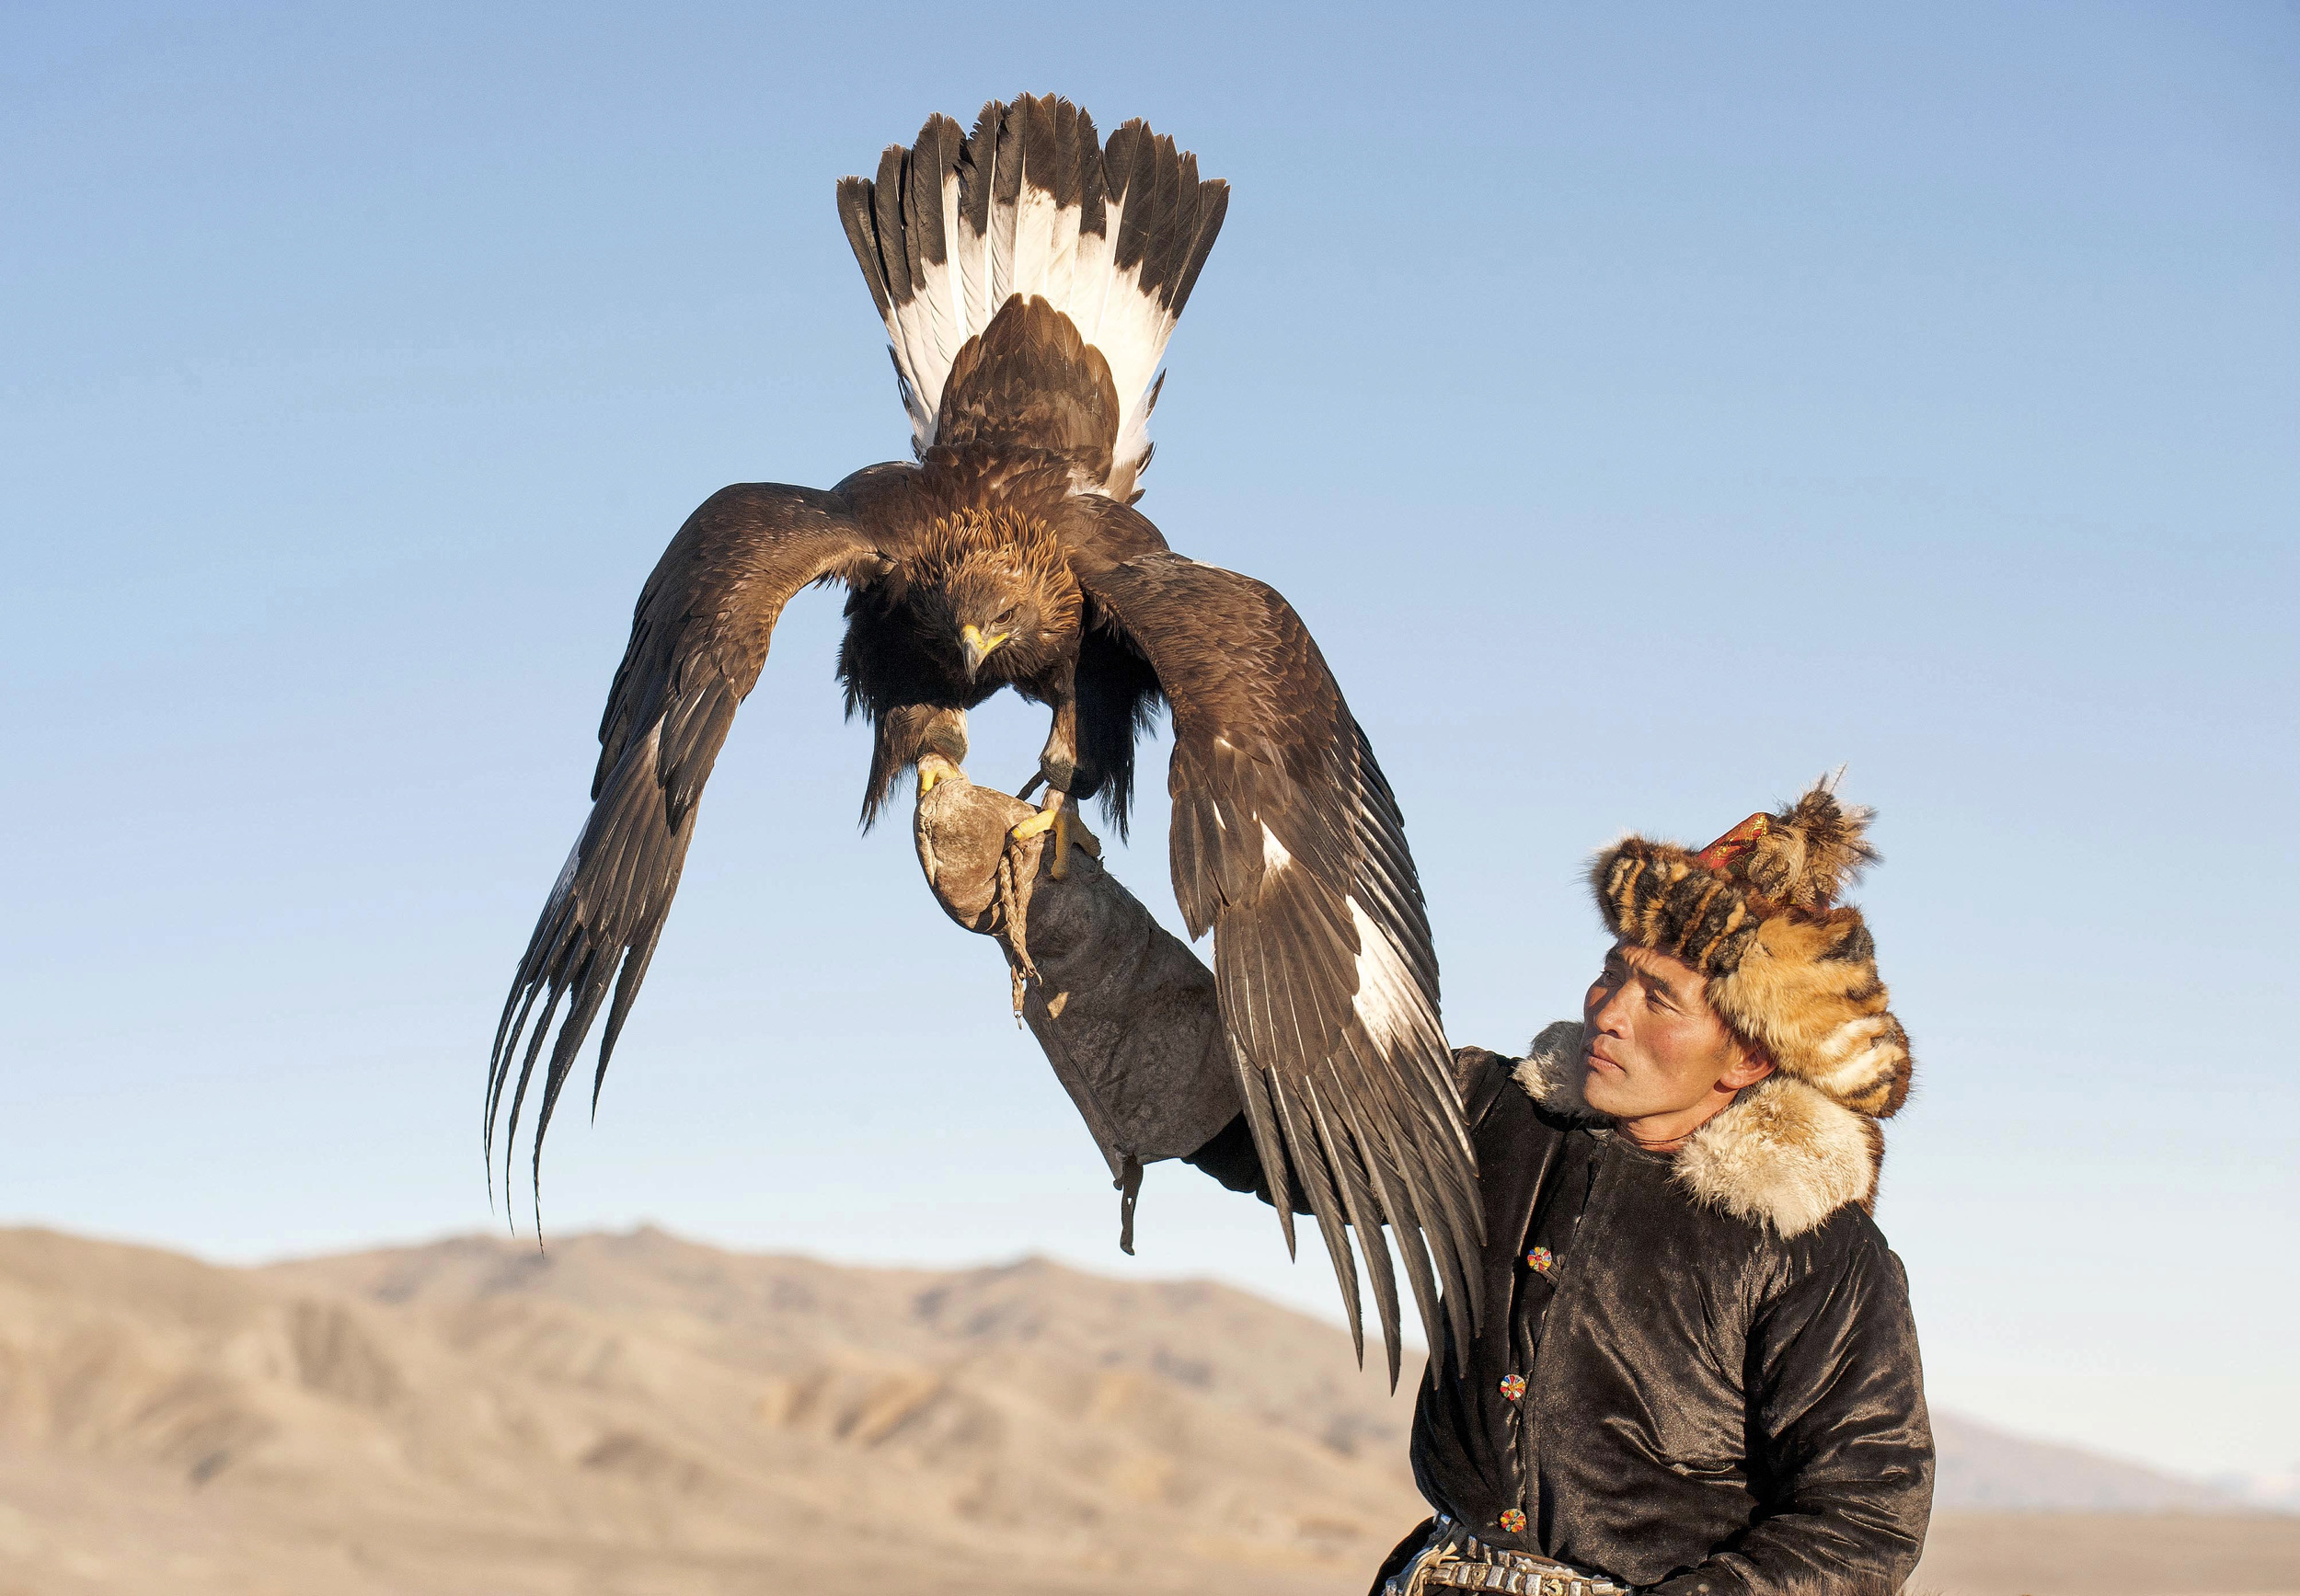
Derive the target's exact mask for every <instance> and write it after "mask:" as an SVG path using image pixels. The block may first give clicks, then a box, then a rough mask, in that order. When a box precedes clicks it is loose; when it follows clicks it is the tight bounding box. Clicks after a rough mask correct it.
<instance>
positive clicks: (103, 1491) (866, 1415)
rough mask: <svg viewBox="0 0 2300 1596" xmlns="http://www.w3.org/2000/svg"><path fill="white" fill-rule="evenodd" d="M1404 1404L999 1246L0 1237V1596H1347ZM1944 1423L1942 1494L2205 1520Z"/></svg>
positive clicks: (1323, 1348)
mask: <svg viewBox="0 0 2300 1596" xmlns="http://www.w3.org/2000/svg"><path fill="white" fill-rule="evenodd" d="M1409 1373H1410V1372H1409ZM1410 1411H1411V1403H1410V1381H1409V1390H1408V1391H1407V1392H1406V1393H1405V1394H1403V1395H1399V1396H1397V1397H1396V1398H1392V1397H1391V1396H1389V1395H1388V1394H1387V1392H1386V1390H1385V1388H1384V1384H1383V1382H1382V1381H1381V1379H1380V1378H1379V1377H1378V1375H1376V1374H1373V1373H1362V1372H1360V1371H1359V1370H1358V1369H1357V1367H1356V1366H1355V1364H1354V1362H1353V1361H1352V1359H1351V1352H1350V1347H1349V1341H1348V1338H1347V1337H1346V1336H1345V1335H1344V1333H1343V1332H1342V1331H1340V1330H1339V1329H1337V1328H1335V1327H1333V1326H1328V1325H1326V1324H1323V1323H1320V1322H1318V1321H1316V1320H1313V1319H1310V1318H1306V1317H1305V1316H1302V1315H1296V1314H1294V1313H1290V1312H1288V1311H1286V1310H1283V1309H1281V1308H1278V1307H1275V1306H1273V1305H1271V1304H1270V1303H1264V1302H1261V1301H1259V1299H1257V1298H1254V1297H1251V1296H1248V1295H1246V1294H1245V1293H1243V1292H1236V1291H1232V1290H1229V1289H1227V1288H1225V1287H1222V1286H1217V1285H1211V1284H1205V1283H1199V1282H1173V1283H1162V1284H1136V1283H1131V1282H1121V1281H1117V1280H1105V1279H1102V1278H1099V1277H1097V1276H1092V1275H1087V1274H1081V1273H1078V1272H1076V1271H1073V1270H1070V1269H1063V1268H1060V1267H1058V1266H1055V1265H1052V1264H1049V1263H1045V1262H1041V1261H1035V1260H1033V1261H1025V1262H1021V1263H1017V1264H1013V1265H1010V1266H1006V1267H1002V1268H994V1269H967V1270H959V1271H947V1272H937V1271H924V1270H901V1269H853V1268H844V1267H839V1266H835V1265H831V1264H825V1263H821V1262H815V1261H811V1260H808V1259H803V1258H791V1257H755V1256H745V1255H740V1254H732V1253H727V1252H722V1251H719V1250H717V1249H714V1248H710V1247H706V1246H696V1245H694V1244H691V1243H687V1242H684V1241H681V1240H678V1239H677V1238H675V1237H673V1236H670V1235H667V1234H663V1233H661V1232H660V1231H653V1230H643V1231H639V1232H638V1233H636V1234H627V1235H589V1236H575V1237H569V1238H566V1239H563V1240H555V1241H554V1242H553V1243H552V1244H551V1248H550V1252H549V1254H548V1256H547V1257H546V1256H541V1255H538V1253H537V1252H536V1250H535V1246H533V1244H532V1243H522V1242H512V1241H493V1240H485V1241H483V1240H455V1241H447V1242H442V1243H438V1244H436V1245H433V1246H418V1247H408V1248H397V1249H392V1250H387V1251H378V1252H371V1253H361V1254H354V1255H350V1256H345V1257H328V1258H319V1259H313V1260H308V1261H303V1262H296V1263H290V1264H282V1265H277V1266H273V1267H271V1268H268V1269H221V1268H216V1267H213V1266H209V1265H205V1264H201V1263H199V1262H195V1261H193V1260H191V1259H189V1258H185V1257H178V1256H175V1255H172V1254H168V1253H165V1252H158V1251H154V1250H150V1249H146V1248H141V1247H133V1246H120V1245H115V1244H109V1243H101V1242H95V1241H88V1240H84V1239H80V1238H75V1237H71V1236H65V1235H60V1234H54V1233H52V1232H44V1231H29V1230H28V1231H7V1232H0V1593H8V1592H14V1591H16V1590H22V1591H26V1592H30V1591H35V1590H36V1591H39V1592H41V1593H42V1596H47V1593H48V1592H52V1591H80V1590H87V1591H95V1590H107V1591H118V1592H138V1593H141V1592H144V1591H153V1592H157V1591H159V1590H167V1591H168V1592H170V1596H178V1593H181V1596H195V1593H203V1592H210V1591H213V1592H224V1591H231V1592H235V1593H240V1592H250V1593H252V1592H261V1591H270V1590H279V1591H282V1592H285V1591H289V1590H294V1591H296V1592H298V1593H299V1596H302V1593H305V1592H310V1591H314V1590H324V1591H328V1592H330V1593H334V1592H343V1593H345V1596H362V1593H366V1592H381V1591H416V1590H420V1591H423V1592H426V1593H427V1596H428V1593H440V1596H451V1593H456V1592H466V1591H468V1592H475V1593H476V1592H481V1591H485V1592H490V1593H492V1592H587V1593H588V1592H601V1593H605V1592H618V1593H619V1592H634V1593H637V1592H664V1593H666V1596H668V1593H670V1592H680V1593H690V1592H692V1593H702V1592H721V1591H725V1592H733V1591H745V1592H782V1591H790V1592H794V1593H796V1592H809V1593H815V1592H820V1593H822V1596H842V1593H845V1592H855V1593H857V1596H859V1593H861V1592H865V1591H889V1592H891V1591H896V1590H912V1591H917V1592H921V1593H922V1596H924V1593H935V1596H942V1593H949V1596H961V1593H972V1592H983V1593H985V1596H986V1593H987V1592H990V1591H994V1590H995V1591H1001V1592H1008V1593H1018V1596H1028V1593H1032V1592H1047V1593H1052V1592H1058V1591H1059V1592H1069V1591H1077V1592H1082V1593H1083V1592H1087V1591H1093V1592H1097V1593H1098V1596H1116V1593H1119V1592H1139V1593H1144V1596H1147V1593H1149V1592H1156V1591H1168V1590H1172V1591H1180V1590H1192V1591H1205V1590H1250V1591H1253V1592H1257V1593H1265V1592H1266V1593H1269V1596H1291V1593H1296V1592H1299V1593H1302V1596H1308V1593H1310V1592H1323V1593H1327V1596H1341V1593H1343V1592H1351V1593H1354V1592H1355V1591H1358V1590H1363V1588H1364V1581H1365V1579H1366V1577H1367V1574H1368V1573H1369V1571H1370V1570H1371V1568H1372V1567H1373V1566H1374V1563H1375V1562H1376V1561H1377V1560H1378V1559H1379V1557H1380V1556H1381V1555H1382V1553H1383V1552H1385V1551H1386V1549H1387V1548H1388V1547H1389V1545H1390V1544H1392V1543H1393V1542H1394V1541H1395V1540H1396V1539H1397V1536H1398V1535H1399V1534H1401V1533H1403V1532H1404V1531H1405V1530H1406V1529H1407V1528H1408V1527H1409V1526H1410V1525H1411V1524H1412V1523H1413V1522H1415V1521H1417V1520H1418V1519H1419V1518H1420V1516H1421V1514H1422V1511H1423V1509H1422V1508H1421V1506H1420V1501H1419V1499H1418V1498H1417V1497H1416V1496H1415V1493H1414V1491H1413V1489H1412V1485H1411V1481H1410V1479H1409V1477H1408V1475H1407V1472H1406V1469H1405V1464H1404V1454H1405V1432H1406V1426H1407V1423H1408V1420H1409V1418H1410ZM1939 1430H1940V1439H1941V1443H1942V1475H1941V1487H1942V1490H1941V1505H1942V1507H1943V1508H1944V1509H1952V1508H1955V1507H1959V1506H1988V1507H1993V1508H2055V1507H2058V1508H2090V1509H2099V1508H2104V1507H2109V1508H2116V1509H2119V1510H2124V1511H2126V1512H2130V1511H2132V1510H2143V1509H2147V1508H2150V1507H2156V1508H2175V1507H2187V1508H2191V1509H2192V1508H2195V1507H2197V1506H2200V1505H2214V1506H2216V1505H2219V1504H2218V1503H2216V1502H2214V1501H2213V1500H2212V1498H2210V1494H2209V1493H2207V1492H2205V1491H2203V1489H2202V1487H2194V1486H2190V1485H2188V1484H2186V1483H2185V1482H2180V1481H2175V1480H2168V1479H2166V1478H2165V1477H2164V1476H2160V1475H2151V1474H2149V1473H2148V1472H2147V1471H2145V1470H2142V1469H2136V1468H2133V1467H2130V1466H2129V1465H2124V1464H2114V1463H2110V1462H2108V1461H2107V1460H2103V1459H2099V1458H2095V1457H2091V1456H2089V1455H2088V1454H2085V1453H2081V1452H2073V1451H2069V1450H2067V1449H2063V1448H2054V1447H2044V1446H2039V1445H2036V1444H2034V1443H2030V1442H2024V1441H2015V1440H2013V1439H2011V1438H2009V1437H2004V1436H2001V1435H1998V1434H1996V1433H1995V1432H1993V1431H1990V1430H1985V1429H1983V1428H1981V1427H1978V1426H1973V1425H1969V1424H1963V1423H1959V1422H1957V1421H1955V1420H1953V1419H1942V1420H1940V1421H1939ZM1928 1567H1929V1565H1928Z"/></svg>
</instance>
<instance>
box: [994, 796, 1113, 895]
mask: <svg viewBox="0 0 2300 1596" xmlns="http://www.w3.org/2000/svg"><path fill="white" fill-rule="evenodd" d="M1069 796H1070V795H1069V794H1067V793H1061V792H1051V793H1048V794H1047V795H1046V802H1045V803H1044V804H1043V805H1042V806H1041V808H1040V809H1039V811H1038V813H1036V814H1034V815H1032V816H1031V817H1030V818H1029V820H1027V821H1023V822H1022V823H1021V824H1020V825H1018V826H1017V827H1015V828H1014V830H1012V831H1011V832H1007V833H1006V834H1007V835H1008V836H1009V837H1011V838H1013V839H1014V840H1015V841H1016V842H1018V843H1024V842H1028V841H1029V840H1030V839H1031V838H1032V837H1035V836H1038V835H1039V834H1040V833H1041V832H1046V831H1048V830H1050V829H1051V830H1052V832H1053V833H1054V843H1053V848H1054V856H1053V857H1052V859H1051V860H1049V861H1048V862H1047V866H1046V873H1047V875H1048V876H1050V877H1052V878H1053V879H1055V880H1057V881H1060V880H1063V879H1064V878H1066V877H1068V876H1069V874H1070V850H1071V847H1072V845H1073V844H1075V845H1077V846H1078V847H1081V848H1084V849H1085V850H1086V851H1087V853H1089V854H1091V855H1094V856H1095V857H1096V858H1100V857H1101V856H1102V839H1101V838H1099V837H1098V836H1096V835H1095V834H1094V833H1093V832H1090V831H1088V830H1087V824H1086V822H1085V821H1082V820H1080V819H1079V818H1078V816H1077V811H1076V810H1075V809H1072V808H1071V807H1070V806H1069V804H1068V803H1066V802H1065V801H1064V800H1065V799H1066V798H1068V797H1069Z"/></svg>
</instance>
